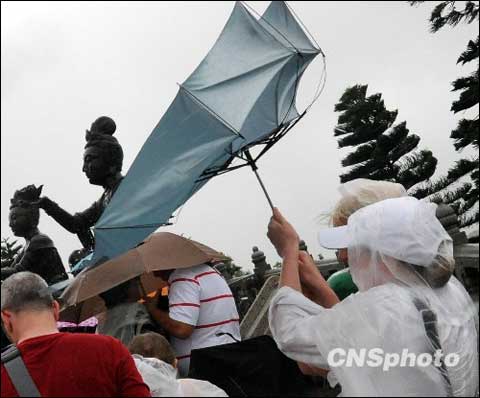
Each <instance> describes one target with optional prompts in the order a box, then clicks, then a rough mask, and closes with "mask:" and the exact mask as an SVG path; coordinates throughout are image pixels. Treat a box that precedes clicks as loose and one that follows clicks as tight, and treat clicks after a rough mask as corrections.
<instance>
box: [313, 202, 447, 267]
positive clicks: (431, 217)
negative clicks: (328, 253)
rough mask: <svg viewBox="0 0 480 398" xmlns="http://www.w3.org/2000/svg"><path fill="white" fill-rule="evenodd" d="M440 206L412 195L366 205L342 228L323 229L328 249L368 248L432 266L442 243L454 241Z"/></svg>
mask: <svg viewBox="0 0 480 398" xmlns="http://www.w3.org/2000/svg"><path fill="white" fill-rule="evenodd" d="M435 210H436V205H435V204H433V203H427V202H423V201H420V200H418V199H415V198H412V197H401V198H393V199H386V200H382V201H380V202H377V203H374V204H372V205H369V206H366V207H364V208H362V209H360V210H358V211H356V212H355V213H354V214H352V215H351V216H350V217H349V219H348V224H347V225H345V226H342V227H336V228H329V229H324V230H320V231H319V233H318V238H319V242H320V245H322V246H323V247H325V248H328V249H342V248H349V249H351V248H360V247H363V248H366V249H369V250H370V251H371V252H379V253H381V254H383V255H387V256H390V257H392V258H395V259H397V260H401V261H405V262H407V263H410V264H416V265H421V266H429V265H430V264H431V262H432V261H433V259H434V258H435V256H436V255H437V254H438V251H439V246H440V244H441V243H442V242H445V241H451V238H450V236H449V235H448V233H447V232H446V231H445V229H444V228H443V227H442V225H441V224H440V222H439V221H438V219H437V217H436V215H435Z"/></svg>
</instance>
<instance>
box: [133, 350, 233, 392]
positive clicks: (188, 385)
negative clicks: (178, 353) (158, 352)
mask: <svg viewBox="0 0 480 398" xmlns="http://www.w3.org/2000/svg"><path fill="white" fill-rule="evenodd" d="M133 359H134V361H135V365H136V366H137V369H138V372H139V373H140V375H141V376H142V378H143V381H144V382H145V383H146V384H147V385H148V387H149V388H150V392H151V394H152V397H227V396H228V395H227V394H226V393H225V391H223V390H222V389H221V388H218V387H217V386H215V385H213V384H212V383H209V382H208V381H203V380H194V379H177V370H176V369H175V368H174V367H173V366H171V365H169V364H168V363H166V362H163V361H161V360H159V359H157V358H144V357H142V356H140V355H133Z"/></svg>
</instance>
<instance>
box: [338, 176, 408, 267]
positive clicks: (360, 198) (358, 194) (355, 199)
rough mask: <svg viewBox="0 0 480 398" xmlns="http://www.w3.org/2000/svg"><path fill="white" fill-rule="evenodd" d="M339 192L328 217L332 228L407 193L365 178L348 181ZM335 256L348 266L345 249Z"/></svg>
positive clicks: (393, 186)
mask: <svg viewBox="0 0 480 398" xmlns="http://www.w3.org/2000/svg"><path fill="white" fill-rule="evenodd" d="M339 191H340V194H341V195H342V197H341V198H340V200H339V201H338V202H337V204H336V205H335V207H334V209H333V211H332V214H331V216H330V224H331V225H333V226H334V227H340V226H342V225H347V222H348V218H349V217H350V216H351V215H352V214H353V213H355V212H356V211H357V210H359V209H361V208H363V207H365V206H369V205H371V204H373V203H376V202H379V201H381V200H385V199H390V198H400V197H403V196H407V191H406V190H405V188H404V187H403V186H402V185H401V184H397V183H395V182H390V181H376V180H369V179H366V178H358V179H355V180H352V181H348V182H346V183H345V184H342V185H341V186H340V188H339ZM336 254H337V259H338V261H339V262H340V263H342V264H345V265H348V251H347V249H346V248H345V249H339V250H337V252H336Z"/></svg>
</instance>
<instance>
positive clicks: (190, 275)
mask: <svg viewBox="0 0 480 398" xmlns="http://www.w3.org/2000/svg"><path fill="white" fill-rule="evenodd" d="M207 270H208V266H206V265H204V264H201V265H195V266H193V267H188V268H177V269H176V270H175V271H173V272H172V274H171V275H170V278H169V280H170V281H172V280H174V279H178V278H187V279H195V277H196V276H197V275H198V274H200V273H201V272H205V271H207Z"/></svg>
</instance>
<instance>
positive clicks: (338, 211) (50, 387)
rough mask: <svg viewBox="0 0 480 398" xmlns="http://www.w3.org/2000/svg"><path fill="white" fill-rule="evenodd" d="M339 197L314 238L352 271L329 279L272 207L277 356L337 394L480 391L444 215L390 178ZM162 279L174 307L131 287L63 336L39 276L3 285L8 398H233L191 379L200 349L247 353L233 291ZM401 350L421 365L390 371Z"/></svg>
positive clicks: (4, 392)
mask: <svg viewBox="0 0 480 398" xmlns="http://www.w3.org/2000/svg"><path fill="white" fill-rule="evenodd" d="M340 191H341V194H342V198H341V199H340V201H339V202H338V203H337V204H336V206H335V208H334V210H333V213H332V215H331V223H332V228H327V229H323V230H320V231H319V242H320V244H321V245H322V246H323V247H325V248H327V249H333V250H336V253H337V258H338V260H339V261H340V262H342V263H344V264H345V265H347V268H346V270H344V271H342V272H341V273H340V274H337V275H334V276H333V277H332V278H330V279H329V280H328V281H327V280H325V278H324V277H323V276H322V274H321V273H320V271H319V270H318V268H317V266H316V265H315V263H314V261H313V259H312V257H311V256H310V255H309V254H308V253H306V252H302V251H300V250H299V237H298V233H297V231H296V230H295V229H294V227H293V226H292V225H291V224H290V223H289V222H288V221H287V220H286V218H285V217H284V216H283V215H282V214H281V212H280V211H279V210H278V209H274V211H273V216H272V218H271V220H270V223H269V225H268V234H267V235H268V237H269V239H270V240H271V242H272V244H273V245H274V247H275V248H276V250H277V252H278V254H279V255H280V257H281V258H282V261H283V264H282V271H281V276H280V283H279V289H278V290H277V292H276V293H275V295H274V296H273V298H272V300H271V303H270V310H269V325H270V331H271V333H272V336H273V339H274V340H275V343H276V345H277V347H278V349H279V350H280V351H281V352H282V353H283V354H285V355H286V356H287V357H289V358H290V359H292V360H294V361H296V363H297V366H298V369H300V371H301V372H302V373H303V374H304V375H307V376H315V377H322V378H325V379H327V380H328V382H329V383H330V385H331V386H332V387H334V386H339V387H340V389H341V393H342V396H474V395H475V394H478V343H477V340H478V331H477V330H476V325H475V321H476V318H477V317H478V315H477V314H476V311H475V307H474V304H473V302H472V300H471V298H470V296H469V295H468V293H467V292H466V290H465V289H464V287H463V286H462V285H461V283H459V282H458V280H457V279H456V278H455V276H454V275H453V271H454V266H455V262H454V258H453V244H452V239H451V238H450V236H449V235H448V234H447V233H446V231H445V229H444V228H443V227H442V225H441V224H440V222H439V221H438V219H437V218H436V216H435V206H436V205H434V204H431V203H428V202H425V201H421V200H417V199H415V198H412V197H409V196H408V195H407V193H406V191H405V189H404V188H403V187H402V186H401V185H399V184H395V183H391V182H382V181H370V180H364V179H360V180H355V181H351V182H349V183H346V184H343V185H342V186H341V189H340ZM156 274H157V276H159V277H161V278H162V279H163V280H164V281H168V287H169V290H168V304H165V303H164V302H163V301H162V296H161V294H156V295H155V296H154V297H153V298H152V297H149V296H147V297H143V300H142V302H139V301H138V297H139V294H140V295H141V292H140V293H139V289H140V285H139V279H138V278H135V279H132V280H129V281H127V282H125V283H123V284H121V285H118V286H116V287H114V288H113V289H110V290H108V291H105V292H103V293H102V294H101V295H100V297H101V298H102V299H103V301H104V303H105V307H106V311H105V312H104V313H103V314H101V315H99V316H98V326H97V332H96V334H85V333H83V334H82V333H60V332H59V331H58V328H57V322H58V320H59V316H60V305H59V303H58V302H57V301H56V300H55V299H54V298H53V296H52V294H51V292H50V290H49V287H48V284H47V282H46V281H45V280H44V279H42V278H41V277H40V276H39V275H37V274H35V273H33V272H30V271H26V272H17V273H14V274H13V275H11V276H9V277H8V278H6V279H5V280H4V281H3V283H2V287H1V317H2V322H3V325H4V329H5V332H6V334H7V335H8V337H9V339H10V341H11V342H12V343H13V345H12V346H11V347H9V348H8V350H7V351H6V353H2V368H1V378H2V380H1V381H2V385H1V396H2V397H4V396H5V397H11V396H12V397H13V396H112V397H113V396H138V397H142V396H227V393H226V391H224V390H222V388H220V387H219V386H217V385H215V384H213V383H211V382H209V381H207V380H195V379H192V378H188V375H189V368H190V358H191V356H192V352H193V351H195V350H201V349H205V348H208V347H215V346H222V345H231V344H243V343H244V342H241V336H240V325H239V316H238V312H237V309H236V307H235V301H234V298H233V296H232V292H231V291H230V289H229V287H228V285H227V283H226V281H225V280H224V279H223V277H222V276H221V275H220V274H219V273H218V272H217V271H216V270H215V269H214V268H213V267H212V266H211V264H200V265H197V266H194V267H190V268H185V269H172V270H167V271H158V272H157V273H156ZM339 350H347V351H348V350H357V351H356V353H355V354H356V359H355V360H353V361H350V362H349V361H348V360H347V361H339V360H338V359H339V355H340V351H339ZM362 350H363V351H364V352H366V355H367V358H368V359H369V360H370V361H371V362H370V363H369V362H368V361H367V362H365V361H364V362H363V363H361V358H360V359H359V357H361V355H362V354H361V351H362ZM405 351H407V352H408V355H410V357H408V358H413V360H412V361H408V364H403V365H404V366H402V364H401V363H399V362H398V361H397V362H395V361H392V358H395V355H398V356H400V354H403V353H404V352H405ZM359 352H360V354H359ZM369 352H375V353H376V356H370V354H369ZM332 353H336V354H338V355H337V357H335V355H332ZM439 353H440V354H441V355H440V354H439ZM437 354H438V355H437ZM382 355H384V357H382ZM422 355H423V358H425V355H427V357H428V356H430V357H431V358H432V361H430V362H429V363H425V361H417V360H416V358H421V357H422ZM452 355H454V356H455V357H454V359H456V360H455V361H450V360H447V359H448V358H450V357H452ZM433 358H434V359H435V360H433ZM452 358H453V357H452ZM334 359H336V360H334ZM427 359H428V358H427ZM382 360H383V361H382ZM257 361H258V363H259V364H261V362H262V352H258V358H257ZM373 362H376V364H375V363H373ZM427 362H428V361H427ZM372 363H373V364H372ZM386 365H388V367H387V369H386ZM252 377H254V376H252ZM256 382H257V383H262V380H256ZM29 394H30V395H29ZM32 394H36V395H32Z"/></svg>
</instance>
